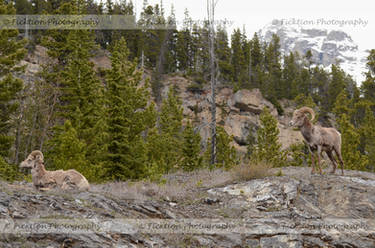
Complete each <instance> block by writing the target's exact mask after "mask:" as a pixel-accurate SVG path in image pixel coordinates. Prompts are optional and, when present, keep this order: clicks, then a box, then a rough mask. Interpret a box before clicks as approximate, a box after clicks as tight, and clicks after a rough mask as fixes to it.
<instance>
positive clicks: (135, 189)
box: [90, 169, 233, 201]
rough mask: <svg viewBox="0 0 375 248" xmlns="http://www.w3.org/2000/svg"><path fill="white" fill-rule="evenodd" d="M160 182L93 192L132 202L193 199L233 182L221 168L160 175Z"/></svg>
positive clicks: (101, 186) (109, 186) (110, 186)
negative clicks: (206, 191) (211, 189)
mask: <svg viewBox="0 0 375 248" xmlns="http://www.w3.org/2000/svg"><path fill="white" fill-rule="evenodd" d="M162 181H163V183H155V182H150V181H137V182H129V181H128V182H113V183H106V184H99V185H92V187H91V190H90V191H92V192H98V193H104V194H111V195H113V196H116V197H120V198H124V199H132V200H143V201H144V200H147V199H150V198H151V199H157V200H168V201H182V200H185V201H189V200H195V199H196V198H197V196H198V195H199V194H200V193H201V192H202V190H204V189H207V188H213V187H219V186H223V185H226V184H229V183H231V182H233V177H232V174H231V172H228V171H224V170H221V169H216V170H212V171H210V170H208V169H201V170H197V171H193V172H182V171H179V172H176V173H173V174H167V175H165V176H163V179H162Z"/></svg>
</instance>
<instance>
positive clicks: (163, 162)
mask: <svg viewBox="0 0 375 248" xmlns="http://www.w3.org/2000/svg"><path fill="white" fill-rule="evenodd" d="M182 119H183V115H182V107H181V102H180V100H179V99H178V97H177V96H176V94H175V92H174V89H173V88H172V87H171V88H170V89H169V93H168V97H167V98H166V99H164V100H163V102H162V105H161V111H160V114H159V125H158V126H159V129H156V128H154V129H153V130H151V131H150V133H149V135H148V137H147V146H148V157H149V162H152V166H153V167H157V168H159V172H160V173H162V174H164V173H168V172H170V171H171V170H172V169H174V168H177V167H178V166H179V163H180V161H181V158H182V150H181V149H182V148H181V147H182V143H183V135H182Z"/></svg>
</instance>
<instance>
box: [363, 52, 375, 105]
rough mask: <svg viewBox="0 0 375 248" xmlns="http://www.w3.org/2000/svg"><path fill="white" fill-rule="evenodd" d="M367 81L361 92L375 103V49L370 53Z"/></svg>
mask: <svg viewBox="0 0 375 248" xmlns="http://www.w3.org/2000/svg"><path fill="white" fill-rule="evenodd" d="M367 68H368V69H369V70H368V72H367V73H366V80H365V81H364V82H362V85H361V92H362V94H363V96H364V98H365V99H366V100H369V101H371V102H373V103H375V49H372V50H371V51H370V54H369V56H368V57H367Z"/></svg>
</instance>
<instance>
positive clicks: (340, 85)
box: [327, 65, 346, 111]
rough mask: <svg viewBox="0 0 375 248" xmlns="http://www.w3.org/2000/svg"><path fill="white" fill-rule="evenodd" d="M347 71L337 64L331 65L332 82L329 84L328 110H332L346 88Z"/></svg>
mask: <svg viewBox="0 0 375 248" xmlns="http://www.w3.org/2000/svg"><path fill="white" fill-rule="evenodd" d="M345 86H346V83H345V73H344V71H343V70H342V69H341V68H340V67H338V66H336V65H332V67H331V82H330V84H329V86H328V97H329V99H328V106H327V107H328V109H327V110H328V111H330V110H332V108H333V107H334V104H335V101H336V98H337V96H338V95H339V94H340V92H341V91H342V90H343V89H344V88H345Z"/></svg>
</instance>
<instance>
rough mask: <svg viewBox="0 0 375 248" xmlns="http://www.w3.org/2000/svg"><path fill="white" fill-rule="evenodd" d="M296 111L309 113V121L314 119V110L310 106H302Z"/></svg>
mask: <svg viewBox="0 0 375 248" xmlns="http://www.w3.org/2000/svg"><path fill="white" fill-rule="evenodd" d="M298 111H299V112H301V113H309V114H310V115H311V121H313V120H314V119H315V113H314V110H312V108H309V107H302V108H300V109H299V110H298Z"/></svg>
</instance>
